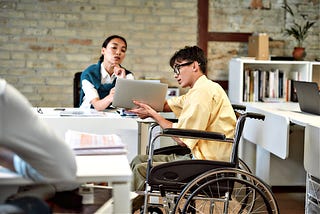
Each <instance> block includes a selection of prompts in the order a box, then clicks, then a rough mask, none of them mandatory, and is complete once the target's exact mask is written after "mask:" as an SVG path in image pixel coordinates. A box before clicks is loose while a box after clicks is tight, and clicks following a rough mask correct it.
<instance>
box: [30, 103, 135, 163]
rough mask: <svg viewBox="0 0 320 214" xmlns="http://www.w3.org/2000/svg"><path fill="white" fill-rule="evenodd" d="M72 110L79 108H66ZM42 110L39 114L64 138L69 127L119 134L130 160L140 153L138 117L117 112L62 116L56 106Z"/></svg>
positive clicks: (97, 132)
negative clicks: (121, 114) (55, 108)
mask: <svg viewBox="0 0 320 214" xmlns="http://www.w3.org/2000/svg"><path fill="white" fill-rule="evenodd" d="M72 110H79V109H73V108H66V109H65V111H72ZM35 111H36V109H35ZM41 111H42V112H43V113H42V114H39V116H40V117H41V118H42V119H43V120H44V121H45V122H46V123H47V124H48V125H49V126H50V127H52V129H53V130H55V131H56V133H57V134H58V135H59V136H61V137H62V138H63V139H64V138H65V133H66V131H67V130H69V129H71V130H75V131H82V132H89V133H94V134H117V135H119V137H120V138H121V140H122V142H123V143H125V144H126V145H127V149H128V154H127V157H128V161H131V160H132V159H133V158H134V157H135V156H136V155H137V154H138V124H137V121H136V118H130V117H121V116H120V115H119V114H118V113H116V112H105V113H101V114H100V115H95V114H93V115H90V114H88V115H84V116H60V112H61V111H56V110H54V108H41Z"/></svg>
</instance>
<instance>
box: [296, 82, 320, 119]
mask: <svg viewBox="0 0 320 214" xmlns="http://www.w3.org/2000/svg"><path fill="white" fill-rule="evenodd" d="M293 87H294V88H295V90H296V92H297V97H298V102H299V106H300V109H301V111H303V112H307V113H311V114H317V115H320V93H319V88H318V84H317V83H316V82H304V81H294V82H293Z"/></svg>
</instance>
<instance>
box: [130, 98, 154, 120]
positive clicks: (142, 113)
mask: <svg viewBox="0 0 320 214" xmlns="http://www.w3.org/2000/svg"><path fill="white" fill-rule="evenodd" d="M133 103H134V104H135V105H136V106H137V108H134V109H130V110H129V112H132V113H134V114H136V115H137V116H138V117H140V118H141V119H145V118H147V117H152V118H154V116H155V115H156V114H157V112H156V111H155V110H154V109H153V108H151V107H150V106H149V105H147V104H144V103H142V102H139V101H135V100H134V101H133Z"/></svg>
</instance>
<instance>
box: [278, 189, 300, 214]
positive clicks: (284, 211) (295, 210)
mask: <svg viewBox="0 0 320 214" xmlns="http://www.w3.org/2000/svg"><path fill="white" fill-rule="evenodd" d="M275 197H276V199H277V202H278V206H279V209H280V213H281V214H303V213H304V205H305V193H303V192H291V193H290V192H279V193H275Z"/></svg>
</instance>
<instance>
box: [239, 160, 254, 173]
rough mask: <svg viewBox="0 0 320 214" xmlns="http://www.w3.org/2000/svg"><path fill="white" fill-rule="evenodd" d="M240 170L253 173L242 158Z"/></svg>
mask: <svg viewBox="0 0 320 214" xmlns="http://www.w3.org/2000/svg"><path fill="white" fill-rule="evenodd" d="M239 169H242V170H244V171H247V172H249V173H252V172H251V169H250V168H249V166H248V165H247V164H246V163H245V162H244V161H243V160H242V159H241V158H239Z"/></svg>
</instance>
